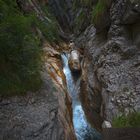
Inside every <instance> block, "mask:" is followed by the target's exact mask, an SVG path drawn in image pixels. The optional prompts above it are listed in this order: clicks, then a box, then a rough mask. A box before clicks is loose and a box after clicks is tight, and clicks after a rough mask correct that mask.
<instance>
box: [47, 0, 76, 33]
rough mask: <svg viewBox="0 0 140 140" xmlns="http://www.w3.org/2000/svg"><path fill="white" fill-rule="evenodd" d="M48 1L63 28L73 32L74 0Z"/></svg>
mask: <svg viewBox="0 0 140 140" xmlns="http://www.w3.org/2000/svg"><path fill="white" fill-rule="evenodd" d="M48 3H49V6H50V7H51V10H52V12H53V13H54V15H55V17H56V19H57V20H58V22H59V24H60V26H61V27H62V29H63V30H65V31H66V32H67V31H68V32H71V29H72V24H73V18H74V15H73V10H72V4H73V0H49V1H48Z"/></svg>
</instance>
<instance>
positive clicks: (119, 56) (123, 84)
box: [76, 0, 140, 129]
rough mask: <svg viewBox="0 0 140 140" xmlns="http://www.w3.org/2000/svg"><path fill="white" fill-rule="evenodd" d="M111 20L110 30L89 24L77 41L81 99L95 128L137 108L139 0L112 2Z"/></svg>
mask: <svg viewBox="0 0 140 140" xmlns="http://www.w3.org/2000/svg"><path fill="white" fill-rule="evenodd" d="M110 20H111V21H110V22H111V25H110V27H109V30H108V28H104V30H103V31H102V32H98V33H97V32H96V29H95V28H94V27H93V26H90V27H89V28H87V30H86V31H85V32H84V34H83V35H81V36H80V37H79V38H78V39H77V40H76V42H77V43H76V44H77V45H79V46H80V47H81V46H82V47H84V48H85V49H84V57H85V62H84V63H83V66H82V67H83V72H82V73H83V79H82V81H81V100H82V103H83V107H84V110H85V112H86V114H87V118H88V120H89V121H90V122H91V124H94V126H95V127H96V128H97V129H101V124H102V122H103V120H107V121H110V122H112V119H113V118H114V117H116V116H118V115H121V114H122V113H125V114H128V113H130V112H133V111H140V48H139V47H140V2H139V1H137V0H134V1H128V0H117V1H114V2H112V5H111V8H110ZM101 28H102V27H101Z"/></svg>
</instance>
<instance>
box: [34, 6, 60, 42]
mask: <svg viewBox="0 0 140 140" xmlns="http://www.w3.org/2000/svg"><path fill="white" fill-rule="evenodd" d="M40 5H41V4H40ZM41 9H42V11H43V12H44V14H45V16H44V17H46V19H45V20H44V21H39V20H38V19H36V23H37V27H38V28H39V29H40V30H41V32H42V33H43V35H44V36H45V38H46V39H47V41H48V42H50V43H52V42H58V41H60V38H59V35H58V30H59V29H58V23H57V20H56V19H55V17H54V16H53V15H52V14H50V13H51V12H50V9H49V7H48V6H46V5H41Z"/></svg>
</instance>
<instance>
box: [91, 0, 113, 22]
mask: <svg viewBox="0 0 140 140" xmlns="http://www.w3.org/2000/svg"><path fill="white" fill-rule="evenodd" d="M110 3H111V0H98V3H97V4H96V6H95V7H93V10H92V21H93V23H95V24H98V23H99V22H100V19H101V18H102V16H104V13H105V11H106V10H107V9H108V7H109V6H110Z"/></svg>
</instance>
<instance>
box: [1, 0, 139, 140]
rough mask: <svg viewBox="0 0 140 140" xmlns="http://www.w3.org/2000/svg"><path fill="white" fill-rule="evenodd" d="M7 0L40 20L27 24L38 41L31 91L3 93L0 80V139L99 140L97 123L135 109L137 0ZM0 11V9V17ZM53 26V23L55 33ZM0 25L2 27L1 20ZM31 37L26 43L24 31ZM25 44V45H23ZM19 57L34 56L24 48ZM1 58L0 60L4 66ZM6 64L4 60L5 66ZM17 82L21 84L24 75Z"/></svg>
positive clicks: (111, 122) (109, 122)
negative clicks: (37, 62)
mask: <svg viewBox="0 0 140 140" xmlns="http://www.w3.org/2000/svg"><path fill="white" fill-rule="evenodd" d="M6 1H7V0H6ZM2 2H3V0H0V5H1V3H2ZM3 3H4V2H3ZM3 3H2V4H3ZM7 3H8V2H7ZM15 3H16V6H17V7H18V12H21V13H22V16H27V15H28V14H32V17H33V18H34V15H35V17H37V19H38V20H39V21H40V22H41V24H39V23H38V22H37V24H31V26H32V27H33V28H32V30H31V31H32V34H37V37H36V38H35V40H37V39H38V40H39V41H40V42H41V45H40V46H41V54H40V56H41V60H42V61H41V64H42V67H41V70H40V73H41V74H40V75H41V79H42V84H41V87H40V88H38V89H37V90H35V91H34V90H33V91H31V90H27V91H26V93H24V94H19V91H18V90H17V91H18V94H14V95H8V96H5V94H4V92H5V91H4V90H3V91H2V90H1V89H3V88H1V87H3V86H0V90H1V91H0V92H1V94H0V140H103V129H105V128H114V127H115V125H116V124H115V122H116V121H115V120H116V118H119V117H121V116H129V114H135V113H137V114H138V115H139V117H140V1H139V0H15ZM7 5H8V4H7ZM13 7H15V5H14V6H13ZM0 8H1V7H0ZM2 8H3V9H4V10H5V9H6V8H5V7H4V6H3V7H2ZM10 10H13V9H12V8H11V9H10ZM5 11H6V10H5ZM48 11H49V12H48ZM16 12H17V11H16ZM18 12H17V13H18ZM9 13H10V12H9ZM9 13H8V14H9ZM3 16H4V14H3V13H2V10H0V23H1V19H2V18H3ZM51 16H52V17H51ZM1 17H2V18H1ZM53 20H54V22H53ZM10 22H12V20H10ZM26 22H27V21H26V20H24V21H23V23H26ZM6 23H7V22H6ZM42 23H43V24H42ZM19 24H21V25H23V24H22V23H19ZM1 25H3V24H1ZM6 25H8V24H6ZM13 25H14V24H13ZM38 25H39V27H40V28H39V27H38ZM53 26H55V27H57V33H56V32H55V28H54V27H53ZM17 28H18V27H17ZM50 29H51V30H52V32H50ZM0 31H1V32H3V30H2V28H1V27H0ZM6 31H7V32H8V31H9V30H6ZM9 32H12V31H9ZM19 32H22V31H19ZM23 32H24V31H23ZM0 35H1V34H0ZM14 35H15V38H16V37H17V36H18V34H14ZM56 35H57V37H58V38H59V39H58V40H57V39H56V38H55V37H54V36H56ZM30 37H31V35H30V36H29V37H27V36H26V35H25V37H24V38H25V39H28V40H29V39H30ZM0 38H1V36H0ZM7 38H8V36H7ZM9 38H10V37H9ZM19 40H20V36H19ZM0 41H1V39H0ZM16 42H18V39H17V40H16ZM31 42H32V43H31V45H33V41H32V39H31ZM4 43H5V42H4ZM10 43H11V42H10ZM24 45H26V43H24ZM8 49H9V50H10V48H8ZM28 49H30V45H28V48H25V50H28ZM31 50H33V49H31ZM0 51H1V49H0ZM11 52H12V51H11ZM1 54H2V53H0V55H1ZM14 54H15V53H14ZM21 54H22V55H24V51H23V52H22V53H21ZM31 54H33V51H31ZM8 56H9V57H10V56H11V55H10V52H9V53H8ZM16 56H17V55H16ZM16 56H15V57H16ZM26 57H29V59H35V58H34V57H30V56H28V54H27V56H26ZM10 58H11V57H10ZM0 59H1V57H0ZM17 59H18V60H19V61H20V59H22V58H21V57H19V58H18V57H17ZM5 60H6V59H5ZM8 60H12V61H8ZM7 61H8V62H13V61H15V59H7ZM26 61H27V60H26V59H24V60H23V64H22V66H23V65H24V63H26ZM4 62H5V61H1V64H0V67H2V68H3V67H4ZM8 64H9V63H8ZM29 65H32V64H31V63H29ZM9 66H10V65H6V66H5V67H6V70H7V69H8V68H9ZM14 66H16V65H14ZM36 67H37V66H34V67H33V69H34V68H36ZM16 68H18V67H16ZM23 69H26V68H24V67H23ZM2 70H4V71H5V69H4V68H3V69H2ZM8 71H9V70H7V71H6V72H7V73H8ZM13 71H14V70H13ZM2 72H3V71H2ZM2 72H1V71H0V78H1V77H2V76H1V73H2ZM29 72H30V73H33V72H31V71H29ZM19 73H20V72H19ZM21 73H24V71H23V72H22V71H21ZM2 74H3V73H2ZM25 75H26V73H25ZM11 77H12V75H11ZM33 77H35V76H33ZM2 78H3V77H2ZM2 78H1V79H2ZM1 79H0V80H1ZM13 79H14V78H13ZM17 79H18V78H17ZM19 79H20V78H19ZM19 79H18V80H19ZM34 80H35V81H37V79H34ZM13 81H14V80H13ZM23 81H24V76H23ZM31 81H32V80H31ZM13 83H14V82H13ZM25 83H26V84H27V85H29V84H30V81H28V82H26V80H25ZM0 84H1V81H0ZM3 85H4V84H3ZM6 85H7V86H6V87H7V88H9V87H10V86H9V85H10V84H9V85H8V84H6ZM33 85H34V84H33ZM14 87H16V86H14ZM13 91H15V90H13ZM2 92H3V93H2ZM5 93H6V92H5ZM139 121H140V119H139ZM133 124H134V123H133ZM136 124H137V125H139V126H134V127H140V122H137V123H136ZM121 127H122V126H121ZM126 127H127V126H126Z"/></svg>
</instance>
